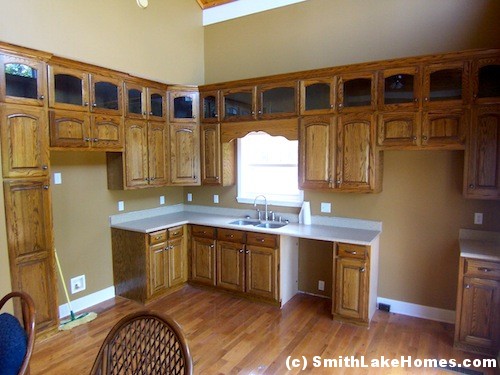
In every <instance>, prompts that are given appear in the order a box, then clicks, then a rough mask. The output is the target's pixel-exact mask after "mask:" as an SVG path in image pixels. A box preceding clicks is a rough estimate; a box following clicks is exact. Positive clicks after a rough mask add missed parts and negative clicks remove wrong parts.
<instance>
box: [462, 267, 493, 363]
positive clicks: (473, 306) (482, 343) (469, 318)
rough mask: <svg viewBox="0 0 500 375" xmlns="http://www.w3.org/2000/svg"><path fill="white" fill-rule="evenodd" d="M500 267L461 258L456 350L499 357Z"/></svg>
mask: <svg viewBox="0 0 500 375" xmlns="http://www.w3.org/2000/svg"><path fill="white" fill-rule="evenodd" d="M499 310H500V263H499V262H492V261H485V260H478V259H471V258H463V257H462V258H460V271H459V280H458V295H457V308H456V322H455V347H457V348H459V349H462V350H466V351H472V352H475V353H481V354H487V355H497V354H498V351H499V349H500V315H499V313H498V311H499Z"/></svg>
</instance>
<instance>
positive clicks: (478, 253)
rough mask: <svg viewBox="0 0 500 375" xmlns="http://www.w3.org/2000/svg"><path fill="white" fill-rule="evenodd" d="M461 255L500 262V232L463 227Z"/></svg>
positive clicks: (460, 238) (460, 237)
mask: <svg viewBox="0 0 500 375" xmlns="http://www.w3.org/2000/svg"><path fill="white" fill-rule="evenodd" d="M459 244H460V256H461V257H464V258H474V259H482V260H490V261H494V262H500V233H498V232H485V231H476V230H469V229H461V230H460V236H459Z"/></svg>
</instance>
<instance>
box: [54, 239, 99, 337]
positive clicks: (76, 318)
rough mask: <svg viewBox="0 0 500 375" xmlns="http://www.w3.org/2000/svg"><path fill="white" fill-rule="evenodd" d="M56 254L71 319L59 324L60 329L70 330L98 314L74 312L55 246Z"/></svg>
mask: <svg viewBox="0 0 500 375" xmlns="http://www.w3.org/2000/svg"><path fill="white" fill-rule="evenodd" d="M54 254H55V256H56V264H57V269H58V270H59V275H60V276H61V281H62V285H63V288H64V294H65V295H66V300H67V301H68V306H69V313H70V317H71V318H70V319H68V320H65V321H63V322H61V324H60V325H59V331H69V330H70V329H72V328H74V327H77V326H79V325H80V324H85V323H88V322H90V321H92V320H94V319H95V318H97V314H96V313H94V312H88V313H83V314H80V315H75V313H74V312H73V307H71V301H70V300H69V294H68V288H66V283H65V282H64V275H63V273H62V269H61V264H60V263H59V257H58V256H57V251H56V249H55V248H54Z"/></svg>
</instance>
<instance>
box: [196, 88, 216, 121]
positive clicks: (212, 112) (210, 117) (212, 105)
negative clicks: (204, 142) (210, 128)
mask: <svg viewBox="0 0 500 375" xmlns="http://www.w3.org/2000/svg"><path fill="white" fill-rule="evenodd" d="M200 113H201V122H202V123H209V122H220V92H219V91H218V90H217V91H206V92H200Z"/></svg>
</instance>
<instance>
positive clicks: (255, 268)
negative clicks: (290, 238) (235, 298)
mask: <svg viewBox="0 0 500 375" xmlns="http://www.w3.org/2000/svg"><path fill="white" fill-rule="evenodd" d="M245 253H246V259H245V261H246V265H245V268H246V270H245V271H246V272H245V273H246V292H247V293H249V294H253V295H255V296H259V297H264V298H270V299H273V300H276V301H277V300H278V288H277V284H278V275H277V273H278V269H277V259H276V253H277V250H276V249H273V248H267V247H261V246H252V245H247V247H246V252H245Z"/></svg>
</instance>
